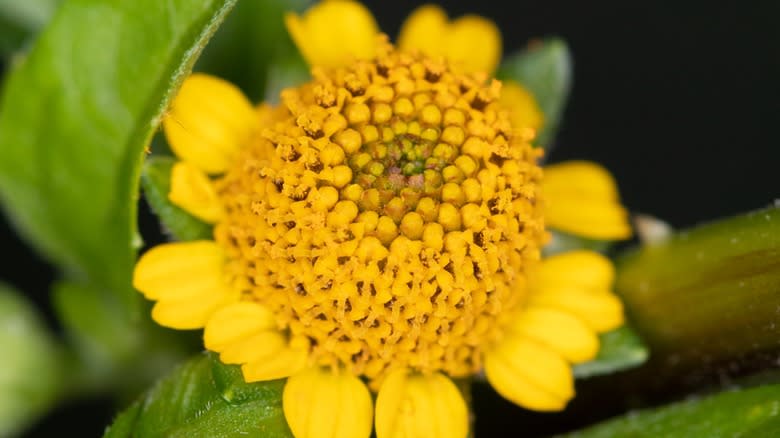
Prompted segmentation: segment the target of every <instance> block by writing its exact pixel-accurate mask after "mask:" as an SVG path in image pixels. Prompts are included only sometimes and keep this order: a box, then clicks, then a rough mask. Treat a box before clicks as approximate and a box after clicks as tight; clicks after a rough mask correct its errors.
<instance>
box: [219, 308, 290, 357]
mask: <svg viewBox="0 0 780 438" xmlns="http://www.w3.org/2000/svg"><path fill="white" fill-rule="evenodd" d="M275 328H276V321H275V319H274V315H273V313H271V311H270V310H268V308H266V307H265V306H262V305H260V304H257V303H254V302H249V301H241V302H238V303H235V304H231V305H230V306H225V307H223V308H222V309H220V310H219V311H218V312H216V313H215V314H214V315H213V316H212V317H211V319H209V321H208V323H207V324H206V329H205V330H204V332H203V341H204V344H205V346H206V348H208V349H209V350H212V351H223V350H224V349H226V348H227V347H229V346H230V345H232V344H235V343H236V342H238V341H241V340H243V339H246V338H248V337H250V336H252V335H254V334H257V333H259V332H263V331H267V330H274V329H275Z"/></svg>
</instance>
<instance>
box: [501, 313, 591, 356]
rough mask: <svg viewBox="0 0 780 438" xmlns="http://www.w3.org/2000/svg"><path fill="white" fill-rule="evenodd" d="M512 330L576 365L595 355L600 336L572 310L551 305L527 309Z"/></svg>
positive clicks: (513, 323) (518, 317)
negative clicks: (570, 311)
mask: <svg viewBox="0 0 780 438" xmlns="http://www.w3.org/2000/svg"><path fill="white" fill-rule="evenodd" d="M510 330H512V332H513V333H515V334H517V335H521V336H524V337H526V338H528V339H531V340H533V341H535V342H537V343H539V344H540V345H544V346H546V347H548V348H550V349H551V350H553V351H555V352H557V353H558V354H560V355H561V356H562V357H563V358H564V359H566V360H567V361H568V362H569V363H572V364H577V363H582V362H586V361H589V360H591V359H593V358H594V357H596V354H597V353H598V351H599V338H598V337H597V336H596V333H595V332H594V331H593V329H591V328H590V327H588V325H587V324H585V323H584V322H583V321H582V320H580V319H579V318H577V317H576V316H574V315H572V314H571V313H568V312H565V311H562V310H558V309H551V308H534V307H531V308H527V309H525V310H524V311H523V312H521V313H520V314H519V315H518V316H517V318H516V319H515V320H514V321H513V322H512V325H511V327H510Z"/></svg>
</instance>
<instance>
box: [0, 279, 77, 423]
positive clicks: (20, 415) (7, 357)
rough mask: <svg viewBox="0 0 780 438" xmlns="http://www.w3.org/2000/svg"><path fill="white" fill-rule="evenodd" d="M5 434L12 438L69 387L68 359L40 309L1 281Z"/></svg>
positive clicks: (0, 390)
mask: <svg viewBox="0 0 780 438" xmlns="http://www.w3.org/2000/svg"><path fill="white" fill-rule="evenodd" d="M0 346H1V347H2V349H3V364H2V366H0V436H4V437H5V436H13V435H15V434H17V433H19V432H20V431H21V430H23V429H24V428H25V427H26V426H27V425H28V424H29V423H30V422H31V421H33V420H34V419H36V418H37V417H38V416H39V415H41V414H42V413H43V412H45V411H46V410H47V409H48V408H50V407H51V406H52V405H53V404H54V403H55V402H56V401H57V400H58V399H59V397H60V396H61V394H62V391H63V390H64V389H65V388H64V387H65V385H66V382H65V376H66V372H65V367H66V364H65V355H64V351H63V350H62V348H61V346H60V345H58V344H57V343H56V341H55V340H54V339H53V337H52V335H51V334H50V333H48V330H47V328H46V327H45V326H44V324H43V322H42V321H41V319H40V317H39V316H38V314H37V312H36V310H35V307H34V306H33V305H32V303H30V302H28V301H27V300H26V299H25V298H23V296H21V295H20V294H18V293H17V292H16V291H14V290H12V289H11V288H10V287H9V286H6V285H4V284H2V283H0Z"/></svg>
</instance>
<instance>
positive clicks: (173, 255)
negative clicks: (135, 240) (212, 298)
mask: <svg viewBox="0 0 780 438" xmlns="http://www.w3.org/2000/svg"><path fill="white" fill-rule="evenodd" d="M223 267H224V256H223V254H222V249H220V247H219V246H218V245H217V244H216V243H215V242H213V241H211V240H201V241H195V242H177V243H166V244H162V245H158V246H155V247H154V248H152V249H150V250H149V251H147V252H146V253H144V254H143V255H142V256H141V258H140V259H139V260H138V263H136V265H135V270H134V272H133V287H135V288H136V289H138V290H139V291H140V292H141V293H143V294H144V296H146V298H148V299H150V300H167V301H177V300H184V299H191V298H193V297H199V296H204V295H209V294H211V291H223V290H224V289H225V288H226V287H227V285H226V283H225V281H224V279H223V275H224V273H223Z"/></svg>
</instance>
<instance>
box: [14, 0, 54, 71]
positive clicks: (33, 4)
mask: <svg viewBox="0 0 780 438" xmlns="http://www.w3.org/2000/svg"><path fill="white" fill-rule="evenodd" d="M59 4H60V0H25V1H19V0H0V56H2V57H7V56H9V55H11V54H13V53H14V52H15V51H17V50H19V49H20V48H22V47H23V46H24V44H25V43H26V42H27V41H29V40H30V39H31V38H32V37H33V36H34V35H35V34H36V33H37V32H38V31H39V30H40V29H42V28H43V26H44V25H46V23H48V22H49V20H50V19H51V17H52V15H54V11H55V9H57V6H58V5H59Z"/></svg>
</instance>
